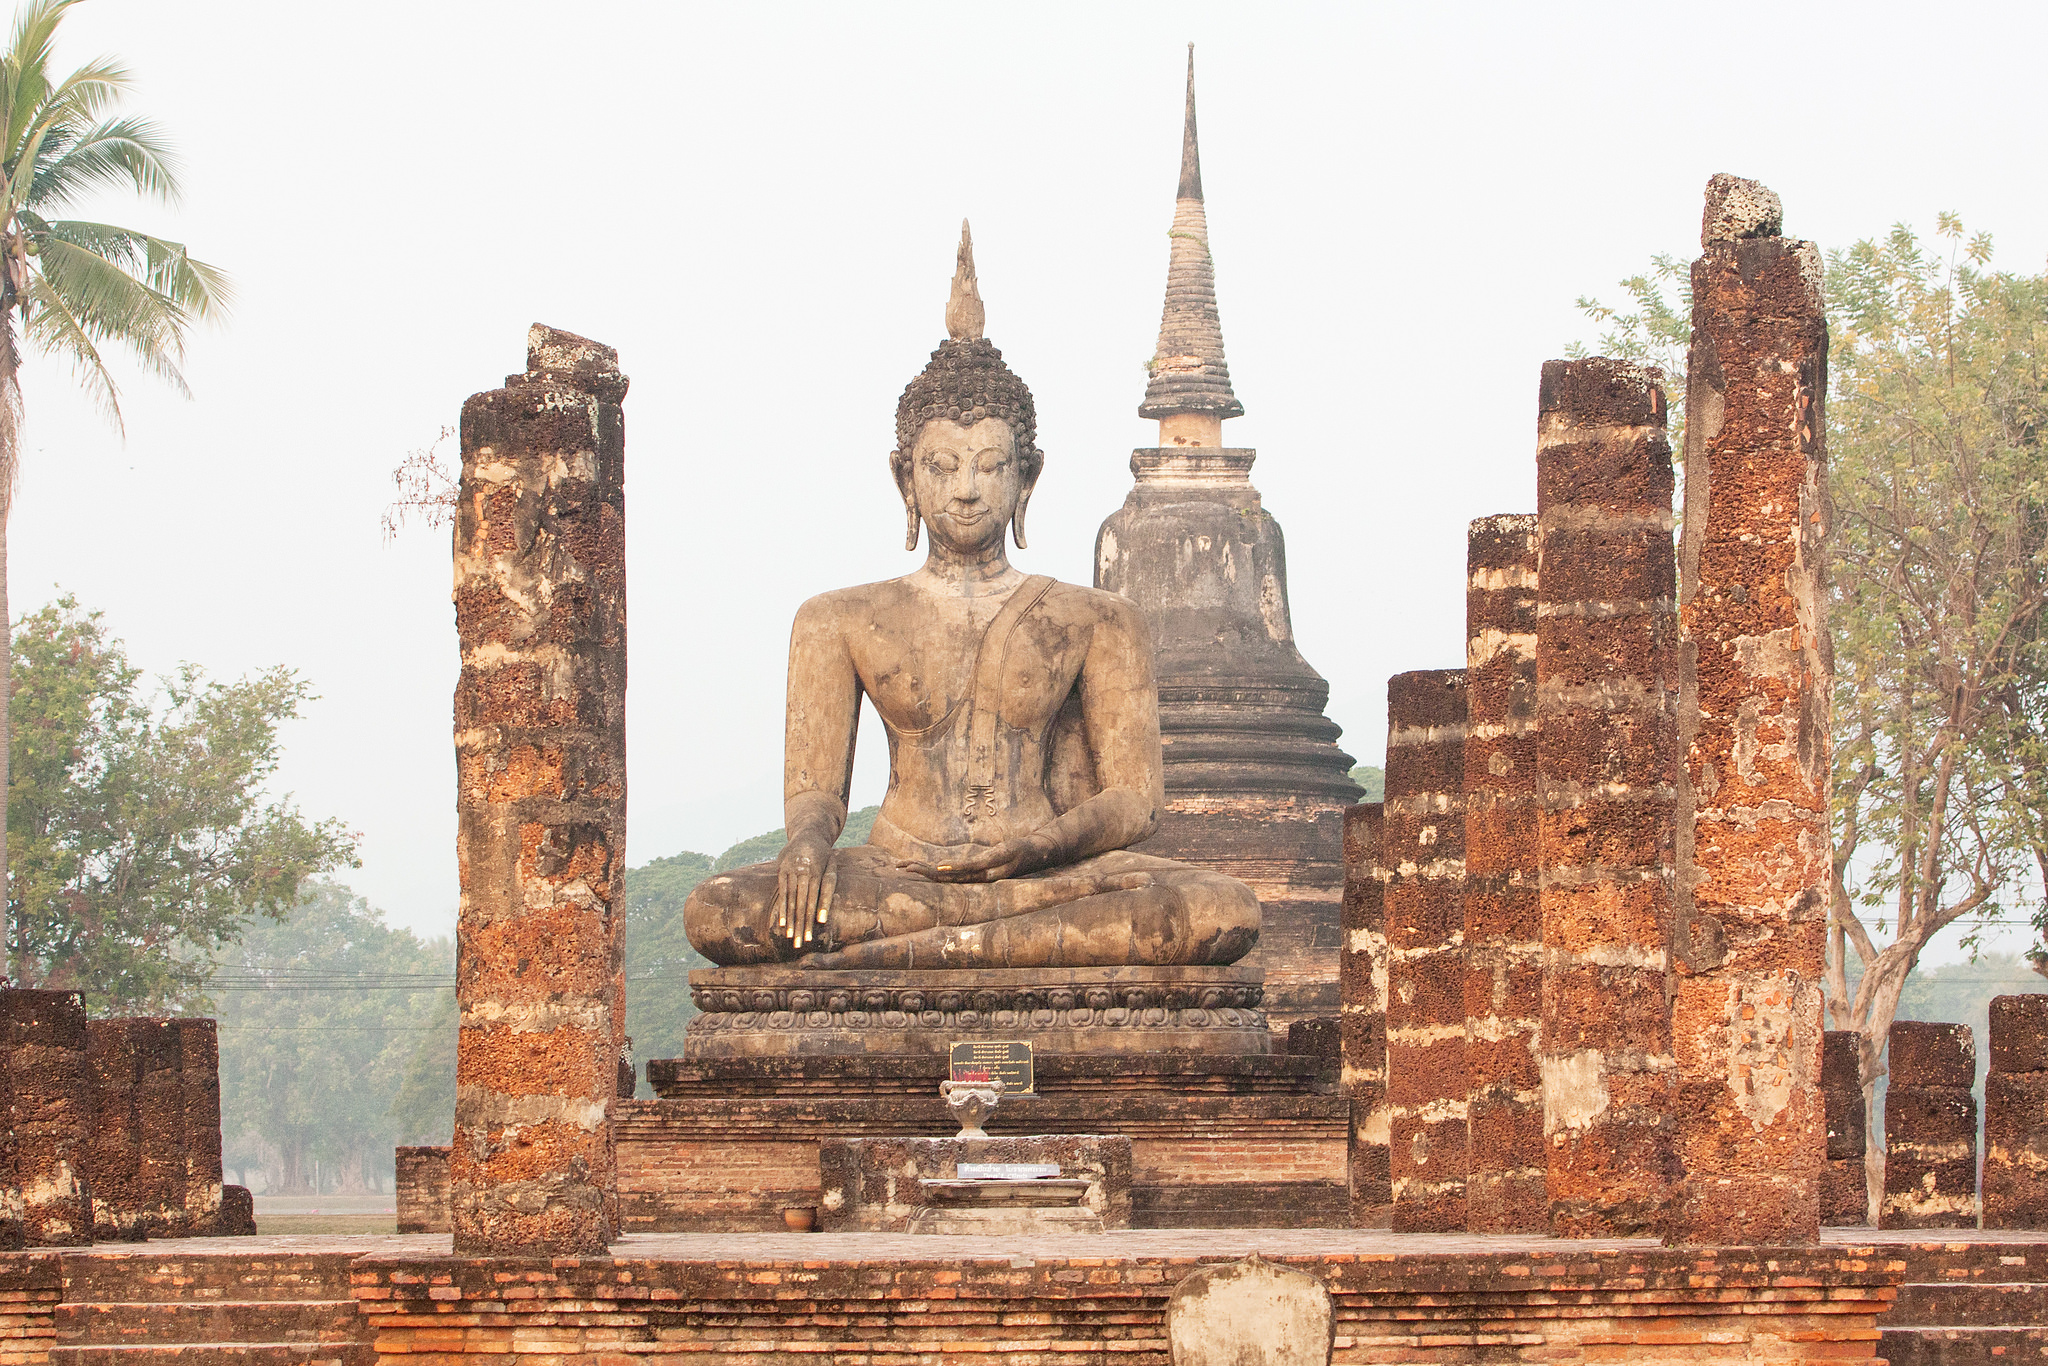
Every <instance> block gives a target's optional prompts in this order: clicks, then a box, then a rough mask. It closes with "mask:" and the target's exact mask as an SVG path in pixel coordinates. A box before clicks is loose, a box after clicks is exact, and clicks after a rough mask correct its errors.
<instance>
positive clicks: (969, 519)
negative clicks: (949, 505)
mask: <svg viewBox="0 0 2048 1366" xmlns="http://www.w3.org/2000/svg"><path fill="white" fill-rule="evenodd" d="M946 515H947V516H948V517H951V518H952V519H953V520H954V521H956V522H958V523H960V524H961V525H962V526H973V525H974V524H975V523H976V522H978V521H980V520H982V519H983V518H984V517H986V516H988V509H987V508H977V509H976V510H975V511H973V512H953V511H951V510H948V511H947V513H946Z"/></svg>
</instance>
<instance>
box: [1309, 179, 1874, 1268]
mask: <svg viewBox="0 0 2048 1366" xmlns="http://www.w3.org/2000/svg"><path fill="white" fill-rule="evenodd" d="M1781 219H1782V214H1781V213H1780V212H1779V209H1778V204H1777V200H1776V197H1775V196H1773V195H1771V194H1770V192H1769V191H1768V190H1766V189H1764V188H1763V187H1762V186H1760V185H1756V184H1755V183H1754V182H1749V181H1741V180H1737V179H1735V178H1734V177H1728V176H1717V177H1715V178H1714V180H1713V181H1712V182H1710V184H1709V186H1708V193H1707V205H1706V211H1705V215H1704V221H1703V229H1702V233H1701V242H1702V247H1703V250H1704V253H1705V254H1704V255H1703V256H1702V257H1701V258H1700V260H1699V262H1698V263H1697V264H1696V265H1695V267H1694V273H1693V284H1694V303H1695V306H1694V313H1693V320H1692V321H1693V348H1692V354H1691V361H1690V370H1691V375H1692V384H1691V391H1690V393H1689V395H1688V398H1689V402H1690V405H1691V406H1690V410H1689V411H1690V425H1689V427H1688V430H1687V437H1686V440H1687V453H1688V459H1689V461H1690V462H1691V463H1690V464H1689V466H1688V469H1689V471H1690V474H1691V477H1690V479H1689V482H1688V485H1687V500H1688V502H1687V519H1686V539H1685V543H1684V547H1683V554H1682V556H1681V552H1680V548H1679V547H1678V546H1676V545H1674V542H1673V529H1674V526H1675V524H1676V518H1675V517H1674V515H1673V507H1672V495H1673V490H1674V473H1673V461H1672V452H1671V447H1670V442H1669V439H1668V437H1667V435H1666V430H1665V400H1664V392H1663V388H1662V376H1661V375H1660V374H1659V373H1658V372H1656V371H1655V370H1651V369H1647V368H1645V367H1643V366H1640V365H1636V364H1633V363H1630V362H1626V361H1618V360H1609V359H1601V358H1595V359H1587V360H1573V361H1552V362H1549V363H1548V364H1546V365H1545V366H1544V367H1543V373H1542V379H1541V383H1540V385H1539V388H1538V402H1537V409H1538V413H1537V442H1536V471H1535V473H1536V513H1535V515H1534V516H1533V517H1530V516H1528V515H1526V514H1515V515H1507V516H1499V517H1492V518H1484V519H1481V520H1480V521H1478V522H1475V523H1473V525H1472V529H1471V532H1470V538H1469V542H1468V587H1467V594H1468V597H1467V624H1466V625H1467V629H1466V641H1465V646H1466V649H1465V654H1466V668H1465V669H1464V670H1460V671H1455V676H1456V677H1457V680H1458V682H1457V693H1458V701H1459V707H1458V716H1457V717H1456V718H1455V724H1456V725H1457V727H1458V728H1459V732H1460V733H1459V734H1458V736H1457V738H1456V740H1455V741H1452V740H1450V739H1449V738H1448V737H1449V734H1450V732H1449V731H1448V729H1444V727H1448V726H1449V725H1451V724H1453V722H1452V719H1451V718H1449V717H1448V716H1447V715H1446V716H1437V715H1435V714H1434V713H1432V714H1431V715H1430V717H1429V718H1428V721H1427V722H1426V723H1425V722H1424V721H1423V719H1422V716H1421V713H1420V712H1417V713H1416V715H1413V716H1411V715H1410V714H1409V713H1410V712H1411V711H1415V704H1416V698H1414V697H1410V696H1409V695H1408V694H1409V692H1411V691H1413V690H1414V685H1415V680H1418V679H1423V678H1430V679H1436V680H1439V681H1440V680H1443V679H1448V678H1450V677H1452V674H1451V673H1436V674H1402V675H1398V676H1397V677H1396V678H1395V679H1394V680H1393V681H1392V683H1391V684H1390V685H1389V711H1388V717H1389V719H1388V728H1389V746H1388V757H1387V784H1388V785H1387V802H1386V811H1385V817H1384V819H1385V829H1384V832H1383V834H1382V837H1381V839H1380V841H1379V845H1380V847H1379V850H1378V852H1377V854H1373V853H1370V852H1369V851H1368V848H1367V845H1368V841H1365V840H1363V839H1361V840H1357V841H1354V842H1353V844H1352V847H1350V848H1349V849H1348V850H1347V857H1349V858H1350V859H1352V860H1353V864H1352V866H1351V867H1350V869H1349V876H1348V879H1347V897H1348V898H1351V899H1354V900H1357V901H1358V903H1359V905H1360V907H1361V909H1362V907H1363V905H1364V900H1363V897H1362V896H1359V895H1357V893H1358V892H1360V891H1362V889H1365V888H1368V887H1372V886H1374V885H1375V884H1377V885H1378V886H1379V887H1381V888H1382V889H1383V894H1384V926H1385V929H1384V936H1385V945H1386V947H1385V950H1384V952H1385V954H1386V961H1387V969H1386V971H1387V976H1386V981H1387V986H1386V988H1385V990H1384V993H1382V992H1381V991H1380V990H1379V988H1378V985H1377V981H1376V979H1375V978H1374V977H1373V974H1372V971H1371V970H1370V966H1369V964H1370V959H1371V956H1372V954H1373V953H1374V952H1377V951H1379V946H1378V943H1377V941H1376V940H1375V938H1374V933H1373V931H1372V930H1371V929H1369V928H1368V927H1367V924H1366V921H1365V919H1364V917H1363V915H1358V916H1356V928H1355V929H1353V928H1352V925H1353V922H1352V921H1351V920H1347V933H1348V934H1349V935H1350V936H1351V938H1350V942H1347V945H1346V953H1347V955H1348V958H1347V973H1346V976H1345V978H1344V1010H1345V1018H1346V1020H1347V1031H1346V1035H1345V1049H1346V1054H1345V1059H1346V1067H1347V1073H1346V1075H1347V1076H1349V1077H1351V1078H1353V1086H1354V1092H1355V1093H1356V1094H1359V1095H1367V1094H1371V1093H1372V1092H1373V1090H1374V1088H1380V1087H1383V1088H1384V1094H1385V1096H1386V1103H1385V1114H1386V1117H1387V1129H1386V1130H1385V1131H1384V1132H1386V1133H1387V1136H1388V1137H1387V1141H1388V1143H1389V1162H1390V1167H1391V1172H1392V1193H1393V1216H1392V1217H1393V1225H1394V1227H1395V1228H1397V1229H1402V1228H1414V1229H1421V1228H1431V1229H1451V1228H1463V1229H1469V1230H1472V1231H1475V1232H1477V1231H1498V1232H1508V1231H1520V1230H1530V1229H1538V1228H1544V1227H1547V1228H1548V1229H1549V1231H1551V1232H1552V1233H1555V1234H1558V1235H1562V1236H1572V1237H1605V1236H1612V1235H1639V1234H1656V1235H1659V1236H1662V1237H1664V1238H1666V1239H1667V1240H1669V1241H1672V1242H1677V1243H1689V1244H1697V1243H1731V1244H1732V1243H1767V1242H1777V1243H1801V1242H1811V1241H1813V1240H1814V1239H1815V1238H1817V1237H1818V1235H1819V1225H1820V1217H1821V1193H1822V1186H1823V1177H1824V1174H1826V1175H1828V1176H1829V1178H1830V1179H1831V1180H1832V1181H1833V1184H1834V1186H1839V1187H1842V1190H1840V1191H1836V1192H1835V1194H1836V1196H1837V1199H1836V1203H1837V1204H1843V1203H1844V1202H1845V1201H1846V1199H1847V1195H1846V1191H1847V1181H1848V1173H1847V1171H1846V1167H1847V1165H1849V1164H1852V1163H1854V1162H1856V1161H1859V1160H1860V1157H1859V1156H1858V1154H1860V1148H1855V1150H1854V1151H1851V1149H1852V1147H1853V1146H1854V1144H1855V1139H1854V1138H1852V1137H1851V1135H1850V1133H1849V1131H1848V1130H1849V1121H1850V1119H1851V1118H1852V1113H1853V1111H1855V1110H1859V1109H1860V1097H1859V1098H1857V1101H1856V1103H1855V1104H1854V1105H1852V1104H1851V1103H1850V1100H1849V1097H1848V1094H1847V1093H1846V1092H1845V1093H1843V1094H1841V1095H1835V1094H1834V1093H1832V1092H1828V1091H1827V1089H1826V1088H1825V1087H1824V1086H1823V1085H1821V1082H1822V1040H1821V1036H1822V1028H1821V1007H1820V995H1819V989H1818V984H1819V980H1820V973H1821V962H1822V957H1821V955H1822V948H1823V941H1822V934H1823V932H1824V927H1825V924H1826V918H1827V917H1826V907H1827V897H1828V895H1829V886H1830V883H1829V867H1828V854H1829V848H1828V831H1827V810H1826V781H1827V767H1828V739H1827V733H1826V732H1827V725H1828V695H1827V687H1828V669H1829V661H1828V659H1827V640H1826V622H1825V585H1826V578H1825V569H1824V565H1823V563H1822V557H1821V553H1820V552H1821V547H1822V543H1823V540H1824V537H1825V535H1826V531H1827V524H1826V513H1827V497H1826V486H1825V452H1824V449H1823V445H1822V436H1823V434H1822V421H1821V411H1820V403H1821V395H1822V394H1823V392H1824V390H1825V388H1826V366H1827V338H1826V327H1825V324H1824V321H1823V319H1822V314H1821V309H1820V296H1819V258H1818V255H1817V253H1816V252H1815V250H1814V248H1813V247H1812V245H1811V244H1810V243H1804V242H1798V241H1794V240H1791V239H1787V238H1785V237H1783V236H1782V235H1781V233H1780V224H1781ZM1681 559H1682V561H1683V565H1684V573H1683V574H1681V572H1680V567H1681ZM1439 690H1440V691H1442V690H1443V688H1442V685H1441V682H1440V683H1439ZM1418 696H1419V694H1418ZM1431 726H1435V727H1438V729H1430V728H1429V727H1431ZM1442 774H1449V775H1450V776H1448V777H1444V776H1441V775H1442ZM1453 889H1454V890H1453ZM1347 904H1349V903H1348V902H1347ZM1453 980H1454V981H1456V982H1458V983H1460V984H1461V986H1460V990H1459V991H1458V992H1457V993H1456V996H1455V1001H1454V1000H1453V999H1452V995H1451V994H1449V993H1447V992H1446V991H1445V990H1444V989H1443V984H1444V983H1445V982H1446V981H1453ZM1375 1008H1383V1009H1384V1010H1385V1012H1386V1034H1385V1040H1386V1041H1385V1051H1384V1063H1383V1064H1380V1063H1379V1062H1378V1060H1377V1058H1376V1057H1375V1056H1374V1055H1373V1053H1372V1048H1373V1044H1372V1043H1371V1041H1370V1031H1369V1029H1368V1028H1367V1027H1366V1026H1365V1024H1364V1022H1363V1019H1362V1018H1361V1017H1363V1016H1365V1015H1366V1014H1367V1013H1368V1012H1370V1011H1371V1010H1372V1009H1375ZM1379 1066H1383V1069H1384V1075H1383V1076H1381V1075H1380V1074H1379V1073H1378V1072H1377V1071H1376V1070H1375V1069H1376V1067H1379ZM1895 1085H1896V1082H1895ZM1831 1114H1833V1115H1834V1116H1835V1118H1836V1120H1837V1123H1836V1124H1835V1125H1834V1126H1832V1127H1834V1128H1836V1129H1839V1130H1841V1132H1840V1133H1839V1134H1838V1135H1837V1137H1836V1139H1835V1140H1834V1142H1833V1144H1832V1147H1831V1146H1830V1140H1829V1137H1828V1134H1829V1131H1830V1128H1831V1126H1830V1123H1829V1117H1830V1115H1831ZM1368 1132H1369V1131H1368V1130H1367V1129H1366V1128H1364V1127H1361V1128H1360V1133H1361V1141H1363V1142H1368V1143H1370V1142H1374V1141H1377V1134H1371V1135H1370V1137H1369V1138H1367V1137H1366V1135H1367V1134H1368ZM1902 1141H1905V1142H1907V1143H1909V1144H1910V1143H1911V1142H1912V1140H1910V1139H1907V1140H1902ZM1454 1153H1455V1154H1456V1156H1455V1157H1454V1156H1453V1154H1454ZM1831 1161H1832V1162H1833V1163H1835V1164H1836V1165H1835V1166H1829V1165H1828V1164H1829V1163H1830V1162H1831ZM1904 1165H1910V1161H1909V1162H1908V1163H1906V1164H1904ZM1357 1208H1358V1212H1360V1213H1363V1212H1364V1211H1365V1207H1364V1206H1363V1205H1360V1206H1358V1207H1357ZM1831 1208H1832V1206H1831ZM1840 1213H1841V1211H1837V1215H1838V1216H1839V1214H1840Z"/></svg>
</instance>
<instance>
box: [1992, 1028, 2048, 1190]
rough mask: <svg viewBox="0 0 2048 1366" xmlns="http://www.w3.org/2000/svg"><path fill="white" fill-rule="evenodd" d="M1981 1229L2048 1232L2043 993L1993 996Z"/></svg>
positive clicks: (2047, 1051) (2047, 1033) (2047, 1048)
mask: <svg viewBox="0 0 2048 1366" xmlns="http://www.w3.org/2000/svg"><path fill="white" fill-rule="evenodd" d="M1984 1227H1985V1228H2036V1229H2048V996H2039V995H2037V996H1994V997H1993V998H1992V999H1991V1070H1990V1072H1989V1073H1988V1074H1986V1076H1985V1078H1984Z"/></svg>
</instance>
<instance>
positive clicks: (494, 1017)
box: [450, 326, 626, 1255]
mask: <svg viewBox="0 0 2048 1366" xmlns="http://www.w3.org/2000/svg"><path fill="white" fill-rule="evenodd" d="M625 394H626V377H625V376H624V375H622V374H620V373H619V368H618V357H617V355H616V353H615V352H613V351H612V350H611V349H610V348H608V347H604V346H599V345H597V344H596V343H594V342H590V341H586V340H585V339H583V338H581V337H576V336H571V335H570V334H568V333H566V332H557V331H554V330H552V329H549V328H545V327H539V326H536V327H535V328H534V329H533V330H532V332H531V333H530V334H529V335H528V338H527V368H526V373H524V374H522V375H514V376H512V377H511V378H510V379H509V380H508V381H507V383H506V386H505V387H504V388H502V389H496V390H492V391H491V392H489V393H482V394H477V395H474V396H473V397H471V398H470V400H469V401H468V402H467V403H465V404H464V405H463V409H462V483H461V489H460V497H459V501H458V503H457V508H456V523H455V620H456V630H457V632H458V634H459V637H460V641H461V651H462V675H461V681H460V682H459V683H458V684H457V686H456V690H455V751H456V768H457V797H456V812H457V818H458V828H459V834H458V836H457V850H458V861H459V865H460V871H461V885H462V898H461V903H460V909H459V913H458V918H457V921H456V954H455V957H456V977H455V990H456V999H457V1000H458V1002H459V1003H460V1005H461V1012H462V1019H461V1032H460V1036H459V1040H458V1043H457V1052H456V1065H455V1071H456V1087H455V1142H454V1147H453V1156H452V1162H451V1170H450V1186H451V1193H452V1199H453V1229H454V1234H455V1245H456V1247H457V1248H458V1249H459V1250H461V1251H464V1252H470V1253H478V1254H485V1253H515V1252H529V1253H540V1252H546V1253H555V1254H563V1255H568V1254H578V1253H583V1254H589V1253H600V1252H602V1251H604V1249H605V1246H606V1244H607V1242H608V1241H609V1239H610V1238H611V1236H612V1233H613V1232H614V1231H615V1229H616V1226H617V1198H616V1195H615V1192H614V1183H613V1167H614V1158H613V1149H612V1136H611V1125H610V1117H611V1108H612V1106H613V1105H614V1104H615V1103H616V1101H617V1099H618V1094H617V1093H618V1088H619V1065H618V1063H619V1057H620V1049H621V1047H622V1046H623V1044H624V1040H625V1033H624V1021H625V1009H624V978H623V976H622V974H621V971H620V944H619V925H620V923H621V922H622V920H623V918H624V908H623V906H621V905H620V904H619V898H620V894H621V889H622V885H623V878H624V873H625V855H626V754H625V749H626V717H625V702H626V599H625V594H626V582H625V570H626V566H625V494H624V479H625V425H624V418H623V416H622V414H621V411H620V407H619V405H620V403H621V402H622V401H623V400H624V398H625Z"/></svg>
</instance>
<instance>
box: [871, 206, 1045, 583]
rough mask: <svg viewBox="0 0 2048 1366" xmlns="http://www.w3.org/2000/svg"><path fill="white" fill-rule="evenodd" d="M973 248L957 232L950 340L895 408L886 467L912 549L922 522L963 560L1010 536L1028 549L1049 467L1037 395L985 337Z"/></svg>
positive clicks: (948, 323) (906, 542)
mask: <svg viewBox="0 0 2048 1366" xmlns="http://www.w3.org/2000/svg"><path fill="white" fill-rule="evenodd" d="M981 323H982V307H981V296H980V294H979V292H978V291H977V290H976V288H975V280H974V243H973V239H972V238H970V237H969V236H968V233H967V225H966V224H965V223H962V224H961V225H960V253H959V261H958V266H957V268H956V269H955V271H954V274H953V296H952V299H951V300H950V302H948V304H947V306H946V330H947V331H948V332H949V333H950V334H951V335H950V337H949V338H948V339H947V340H946V341H943V342H940V343H939V349H938V350H936V351H934V352H932V358H931V362H930V364H928V365H926V366H925V368H924V369H923V370H922V371H921V372H919V374H918V376H917V378H916V379H913V380H912V381H910V384H909V386H908V387H907V388H905V389H904V391H903V397H902V398H901V399H899V400H898V401H897V403H896V449H895V450H893V451H891V452H889V468H890V470H891V472H892V473H894V475H895V476H896V488H897V490H898V491H899V492H901V493H902V495H903V506H904V512H905V520H906V523H907V527H908V530H907V534H906V535H905V537H904V546H905V548H906V549H910V550H915V549H916V548H917V534H918V526H919V524H920V523H922V524H923V526H924V527H925V528H926V529H927V530H929V531H930V533H931V537H932V543H933V544H934V545H943V546H945V547H947V548H948V549H951V550H956V551H960V552H963V553H971V552H974V551H981V550H986V549H988V548H989V547H990V546H992V545H1000V544H1001V542H1002V538H1003V533H1004V531H1005V530H1006V529H1008V530H1014V531H1015V533H1016V538H1017V544H1018V546H1019V547H1022V546H1023V545H1024V509H1025V507H1026V505H1028V504H1029V503H1030V501H1031V490H1032V488H1033V486H1035V485H1036V484H1037V483H1038V472H1039V470H1040V469H1041V468H1043V467H1044V465H1045V457H1044V456H1043V455H1041V454H1040V453H1039V450H1038V446H1037V443H1036V440H1035V438H1036V437H1037V435H1038V414H1037V411H1036V409H1035V408H1034V407H1033V406H1032V402H1031V391H1030V390H1029V389H1027V388H1025V387H1024V381H1023V380H1021V379H1019V378H1017V376H1016V375H1015V374H1014V373H1013V372H1012V371H1011V369H1010V367H1009V366H1007V365H1005V364H1003V353H1002V352H1000V351H998V350H996V349H995V347H993V346H991V345H989V343H988V341H987V340H986V339H985V338H983V337H982V335H981Z"/></svg>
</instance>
